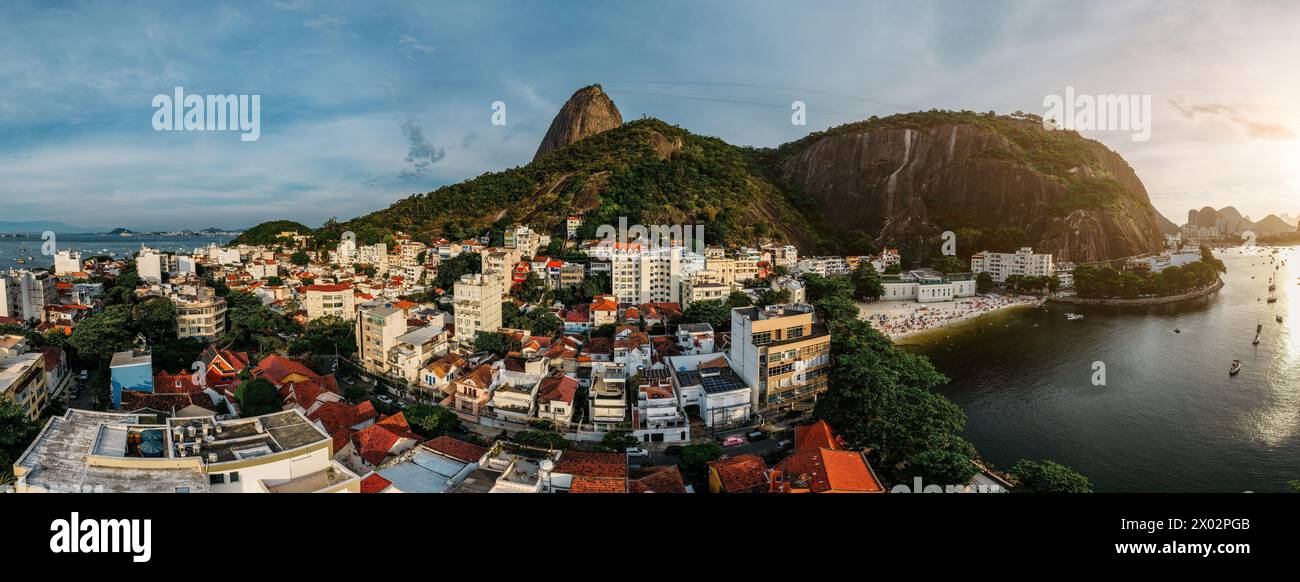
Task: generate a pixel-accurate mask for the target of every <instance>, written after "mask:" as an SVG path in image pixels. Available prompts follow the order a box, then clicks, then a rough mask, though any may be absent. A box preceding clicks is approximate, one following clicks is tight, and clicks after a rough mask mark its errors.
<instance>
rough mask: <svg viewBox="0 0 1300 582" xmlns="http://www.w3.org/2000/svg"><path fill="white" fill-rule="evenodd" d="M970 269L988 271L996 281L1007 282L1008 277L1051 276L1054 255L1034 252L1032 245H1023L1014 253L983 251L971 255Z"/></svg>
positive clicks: (976, 271)
mask: <svg viewBox="0 0 1300 582" xmlns="http://www.w3.org/2000/svg"><path fill="white" fill-rule="evenodd" d="M970 269H971V271H972V272H974V273H975V274H979V273H988V274H989V275H991V276H992V277H993V280H994V281H997V282H999V283H1005V282H1006V281H1007V277H1011V276H1013V275H1019V276H1021V277H1051V276H1052V272H1053V267H1052V255H1051V254H1042V253H1034V249H1033V248H1031V247H1021V248H1020V250H1018V251H1016V252H1014V253H990V252H988V251H983V252H979V253H975V254H974V255H971V258H970Z"/></svg>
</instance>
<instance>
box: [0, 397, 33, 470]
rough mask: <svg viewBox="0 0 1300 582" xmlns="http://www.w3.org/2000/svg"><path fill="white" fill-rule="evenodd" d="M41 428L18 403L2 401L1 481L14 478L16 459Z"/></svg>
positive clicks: (0, 434) (0, 412)
mask: <svg viewBox="0 0 1300 582" xmlns="http://www.w3.org/2000/svg"><path fill="white" fill-rule="evenodd" d="M40 430H41V429H40V427H39V426H37V424H36V423H35V422H33V421H32V420H31V419H30V418H27V413H25V412H23V409H21V408H19V407H18V405H17V404H14V403H13V402H10V401H8V400H4V401H0V482H3V481H7V480H9V479H12V478H13V469H14V461H17V460H18V457H19V455H22V454H23V451H25V450H27V446H28V445H30V444H31V443H32V440H33V439H35V438H36V435H37V433H39V432H40Z"/></svg>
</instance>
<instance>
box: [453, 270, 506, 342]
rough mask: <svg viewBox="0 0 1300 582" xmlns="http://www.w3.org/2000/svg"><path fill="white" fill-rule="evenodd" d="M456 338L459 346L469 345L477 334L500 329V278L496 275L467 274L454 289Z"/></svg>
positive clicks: (497, 273)
mask: <svg viewBox="0 0 1300 582" xmlns="http://www.w3.org/2000/svg"><path fill="white" fill-rule="evenodd" d="M452 295H453V297H454V298H455V303H454V305H455V306H456V309H455V310H456V335H455V338H454V339H455V340H456V341H457V342H460V343H465V344H468V343H472V342H473V341H474V337H475V336H477V335H478V334H479V332H494V331H496V330H498V329H501V275H500V274H499V272H492V271H489V272H485V273H482V274H469V275H465V276H463V277H461V278H460V281H457V282H456V284H455V285H454V289H453V293H452Z"/></svg>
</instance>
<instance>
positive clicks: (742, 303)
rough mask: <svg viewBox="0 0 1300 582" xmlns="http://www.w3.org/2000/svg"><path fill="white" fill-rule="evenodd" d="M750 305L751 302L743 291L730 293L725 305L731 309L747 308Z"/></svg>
mask: <svg viewBox="0 0 1300 582" xmlns="http://www.w3.org/2000/svg"><path fill="white" fill-rule="evenodd" d="M752 304H753V301H751V300H750V299H749V296H748V295H746V294H745V293H744V292H743V291H732V292H731V294H730V295H728V296H727V305H729V306H731V307H749V306H750V305H752Z"/></svg>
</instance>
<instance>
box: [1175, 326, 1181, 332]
mask: <svg viewBox="0 0 1300 582" xmlns="http://www.w3.org/2000/svg"><path fill="white" fill-rule="evenodd" d="M1174 333H1183V330H1181V329H1178V328H1176V327H1175V328H1174Z"/></svg>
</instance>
